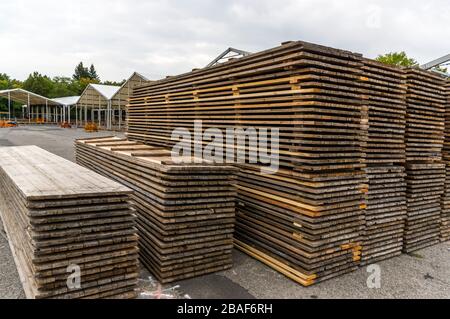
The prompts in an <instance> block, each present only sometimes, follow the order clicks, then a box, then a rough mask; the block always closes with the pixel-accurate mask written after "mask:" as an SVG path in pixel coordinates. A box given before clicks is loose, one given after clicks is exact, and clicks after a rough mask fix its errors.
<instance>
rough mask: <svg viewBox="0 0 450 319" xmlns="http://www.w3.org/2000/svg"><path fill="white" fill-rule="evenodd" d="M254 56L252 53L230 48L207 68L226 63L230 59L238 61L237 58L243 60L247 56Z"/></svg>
mask: <svg viewBox="0 0 450 319" xmlns="http://www.w3.org/2000/svg"><path fill="white" fill-rule="evenodd" d="M233 53H234V54H233ZM250 54H252V53H251V52H247V51H243V50H239V49H235V48H228V49H226V50H225V51H224V52H223V53H221V54H220V55H219V56H218V57H217V58H215V59H214V60H213V61H212V62H211V63H210V64H208V65H207V66H206V67H207V68H209V67H212V66H215V65H217V64H220V63H223V62H226V61H228V60H230V59H237V58H243V57H245V56H248V55H250ZM225 59H226V61H224V60H225Z"/></svg>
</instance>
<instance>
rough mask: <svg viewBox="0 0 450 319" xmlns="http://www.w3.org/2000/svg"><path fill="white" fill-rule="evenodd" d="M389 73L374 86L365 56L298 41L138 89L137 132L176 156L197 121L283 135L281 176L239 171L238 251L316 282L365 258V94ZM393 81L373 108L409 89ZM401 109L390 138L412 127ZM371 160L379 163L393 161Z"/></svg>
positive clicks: (132, 111)
mask: <svg viewBox="0 0 450 319" xmlns="http://www.w3.org/2000/svg"><path fill="white" fill-rule="evenodd" d="M389 70H390V69H389V68H379V71H377V72H374V74H375V76H374V77H373V78H372V79H370V80H368V79H367V78H366V77H365V76H364V72H363V61H362V57H361V55H359V54H355V53H352V52H348V51H342V50H336V49H332V48H327V47H323V46H318V45H314V44H310V43H305V42H292V43H288V44H285V45H282V46H281V47H277V48H275V49H271V50H268V51H264V52H261V53H257V54H254V55H251V56H249V57H246V58H242V59H239V60H236V61H232V62H228V63H225V64H222V65H219V66H216V67H212V68H206V69H203V70H199V71H195V72H192V73H187V74H183V75H180V76H176V77H171V78H169V79H165V80H161V81H157V82H154V83H152V85H145V86H142V87H138V88H136V89H135V90H134V94H133V96H132V97H131V99H130V103H129V106H128V115H129V117H128V132H127V136H128V138H129V139H130V140H135V141H140V142H144V143H146V144H149V145H151V146H153V147H165V148H168V149H170V148H171V147H172V146H173V145H174V144H175V143H176V142H175V141H172V140H171V134H172V131H173V130H174V129H175V128H179V127H182V128H187V129H189V130H190V131H191V132H192V130H193V128H194V121H195V120H202V124H203V131H204V130H206V129H208V128H219V129H221V130H225V129H227V128H236V127H239V128H243V129H247V128H249V127H254V128H257V129H259V128H267V129H269V130H270V129H271V128H278V129H279V132H280V150H279V151H278V152H277V153H276V155H278V156H279V159H280V170H279V171H278V172H277V174H274V175H264V174H261V172H260V170H261V167H263V166H264V164H263V163H257V164H252V163H245V164H239V165H238V167H239V169H240V171H239V174H238V216H237V224H236V237H237V240H238V242H239V243H240V244H237V247H238V248H239V249H242V250H243V251H245V252H246V253H249V254H250V255H252V256H253V257H255V258H258V259H260V260H261V261H263V262H265V263H268V264H269V265H271V266H272V267H274V268H275V269H277V270H280V271H281V269H283V271H282V272H283V273H284V274H289V275H288V276H289V277H290V278H296V280H297V281H298V282H300V283H302V284H305V285H310V284H312V283H314V282H318V281H321V280H325V279H328V278H331V277H333V276H336V275H339V274H342V273H345V272H348V271H351V270H354V269H356V267H357V265H358V263H359V260H360V258H361V256H360V255H361V241H362V239H363V238H362V236H363V229H364V209H365V207H366V203H365V197H366V194H365V193H366V192H367V178H366V173H365V171H364V168H365V166H366V163H365V155H366V143H367V136H365V135H364V132H365V131H367V119H365V118H364V110H365V106H366V105H367V103H366V101H367V98H366V93H367V91H368V90H370V89H371V86H376V85H379V84H378V82H379V81H380V78H389V76H390V75H391V73H395V74H397V73H396V72H392V71H391V73H390V72H389ZM401 80H403V79H401ZM385 82H389V80H385ZM391 82H394V83H393V84H390V83H389V85H390V86H391V87H392V88H387V89H384V90H381V91H380V92H379V93H377V95H376V96H375V97H374V98H373V99H372V100H373V103H372V104H373V105H374V110H377V108H376V107H377V106H380V105H382V104H383V103H385V104H386V103H391V102H392V101H393V100H395V98H393V95H394V94H395V93H396V92H397V91H402V90H404V88H403V87H401V88H400V89H399V88H398V87H396V85H397V83H396V82H395V81H391ZM379 86H380V85H379ZM397 86H401V84H400V85H397ZM395 102H396V103H397V102H398V101H395ZM398 104H401V103H398ZM403 107H404V105H403ZM392 109H393V110H392V112H391V114H392V116H391V117H392V120H391V121H390V122H392V124H389V122H388V123H386V121H382V120H380V121H379V122H380V127H383V125H384V126H385V127H384V129H385V130H386V131H389V130H391V132H390V133H389V134H391V136H392V135H394V134H396V133H397V131H398V130H401V128H400V129H399V128H398V125H400V126H401V125H404V123H400V124H398V123H397V122H399V120H398V118H400V122H401V118H402V117H403V118H404V108H403V110H402V106H401V105H399V107H398V108H397V109H396V108H392ZM380 117H381V116H380ZM389 125H390V126H389ZM386 127H387V128H386ZM389 127H392V128H393V129H390V128H389ZM403 130H404V128H403ZM386 136H387V135H386ZM380 143H381V142H380ZM380 143H378V144H380ZM395 143H396V141H395V140H394V141H393V144H392V145H393V146H394V145H395ZM204 144H206V142H204ZM247 146H248V143H247V142H246V143H244V144H241V145H236V147H235V149H236V150H238V149H243V148H246V147H247ZM386 149H387V148H383V151H382V152H378V153H381V154H389V155H390V158H391V159H393V160H396V161H397V162H399V161H400V162H401V161H402V160H404V152H403V154H398V152H397V151H396V150H394V149H392V148H391V149H389V150H387V151H384V150H386ZM372 153H373V156H372V158H373V161H379V162H383V160H384V159H380V158H379V154H377V152H376V151H374V152H372Z"/></svg>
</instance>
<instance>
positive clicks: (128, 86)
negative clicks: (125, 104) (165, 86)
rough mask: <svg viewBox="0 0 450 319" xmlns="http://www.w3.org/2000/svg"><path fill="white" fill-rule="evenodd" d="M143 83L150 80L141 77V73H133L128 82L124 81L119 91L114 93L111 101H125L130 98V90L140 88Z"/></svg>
mask: <svg viewBox="0 0 450 319" xmlns="http://www.w3.org/2000/svg"><path fill="white" fill-rule="evenodd" d="M145 82H150V80H149V79H148V78H147V77H146V76H144V75H142V74H141V73H138V72H134V73H133V74H132V75H131V76H130V77H129V78H128V80H126V81H125V83H124V84H122V86H121V87H120V89H119V90H118V91H117V92H116V94H115V95H114V96H113V99H116V100H117V99H121V100H122V101H125V100H126V99H128V98H129V97H130V94H131V92H132V90H133V89H134V88H135V87H136V86H140V85H142V84H143V83H145Z"/></svg>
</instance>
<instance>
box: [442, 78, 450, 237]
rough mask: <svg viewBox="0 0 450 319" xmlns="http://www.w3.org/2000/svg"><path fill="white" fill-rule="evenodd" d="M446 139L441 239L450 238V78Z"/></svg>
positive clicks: (446, 86)
mask: <svg viewBox="0 0 450 319" xmlns="http://www.w3.org/2000/svg"><path fill="white" fill-rule="evenodd" d="M445 95H446V99H447V102H446V106H445V141H444V148H443V150H442V159H443V160H444V163H445V186H444V194H443V195H442V199H441V241H447V240H450V80H448V79H447V81H446V84H445Z"/></svg>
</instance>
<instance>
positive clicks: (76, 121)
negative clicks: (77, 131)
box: [75, 104, 78, 127]
mask: <svg viewBox="0 0 450 319" xmlns="http://www.w3.org/2000/svg"><path fill="white" fill-rule="evenodd" d="M75 127H78V104H75Z"/></svg>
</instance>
